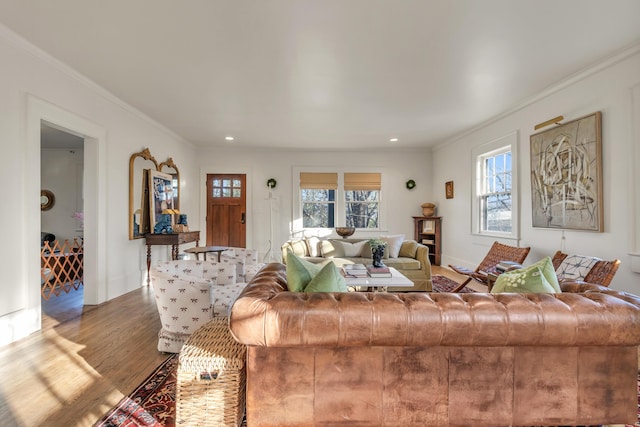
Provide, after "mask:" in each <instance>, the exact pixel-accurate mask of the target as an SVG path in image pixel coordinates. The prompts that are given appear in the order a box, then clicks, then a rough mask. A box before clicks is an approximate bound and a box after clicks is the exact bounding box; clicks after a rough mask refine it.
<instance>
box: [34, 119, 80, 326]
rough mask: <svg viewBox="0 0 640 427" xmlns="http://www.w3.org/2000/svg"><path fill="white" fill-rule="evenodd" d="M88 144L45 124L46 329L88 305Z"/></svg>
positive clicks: (43, 309)
mask: <svg viewBox="0 0 640 427" xmlns="http://www.w3.org/2000/svg"><path fill="white" fill-rule="evenodd" d="M84 143H85V141H84V138H83V137H81V136H78V135H74V134H72V133H69V132H67V131H65V130H64V129H61V128H58V127H56V126H54V125H51V124H48V123H46V122H42V123H41V126H40V183H41V188H42V189H46V191H47V192H48V194H50V195H51V196H50V200H48V202H49V203H48V204H47V205H46V206H44V205H43V206H41V213H40V231H41V235H42V242H41V250H40V263H41V268H42V272H41V277H42V284H41V294H42V305H41V312H42V318H43V325H45V324H46V321H47V320H48V319H50V318H54V319H55V320H56V321H57V322H62V321H64V320H65V319H67V318H72V317H76V316H78V315H79V314H80V313H82V306H83V305H84V285H83V270H84V268H83V264H84V261H83V260H84V257H83V253H82V252H83V243H84V242H83V240H84V235H83V233H84V194H83V188H84V185H83V176H84Z"/></svg>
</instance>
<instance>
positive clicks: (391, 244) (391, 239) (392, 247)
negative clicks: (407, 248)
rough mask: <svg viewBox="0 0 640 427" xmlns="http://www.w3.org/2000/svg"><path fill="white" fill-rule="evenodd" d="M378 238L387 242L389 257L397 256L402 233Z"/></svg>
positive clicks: (402, 237) (402, 240)
mask: <svg viewBox="0 0 640 427" xmlns="http://www.w3.org/2000/svg"><path fill="white" fill-rule="evenodd" d="M380 239H382V240H384V241H385V242H387V247H388V248H389V258H398V254H399V253H400V248H401V247H402V242H404V234H395V235H393V236H380Z"/></svg>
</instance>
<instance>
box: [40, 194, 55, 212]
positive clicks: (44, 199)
mask: <svg viewBox="0 0 640 427" xmlns="http://www.w3.org/2000/svg"><path fill="white" fill-rule="evenodd" d="M55 201H56V198H55V196H54V195H53V193H52V192H51V191H49V190H40V210H43V211H48V210H49V209H51V208H52V207H53V204H54V203H55Z"/></svg>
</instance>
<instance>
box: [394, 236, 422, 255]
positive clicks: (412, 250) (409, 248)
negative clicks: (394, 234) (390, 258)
mask: <svg viewBox="0 0 640 427" xmlns="http://www.w3.org/2000/svg"><path fill="white" fill-rule="evenodd" d="M417 251H418V242H416V241H415V240H405V241H404V242H402V246H400V253H399V254H398V257H399V258H415V257H416V252H417Z"/></svg>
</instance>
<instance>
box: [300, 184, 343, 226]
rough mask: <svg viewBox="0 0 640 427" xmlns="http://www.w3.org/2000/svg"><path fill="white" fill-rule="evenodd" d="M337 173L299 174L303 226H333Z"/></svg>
mask: <svg viewBox="0 0 640 427" xmlns="http://www.w3.org/2000/svg"><path fill="white" fill-rule="evenodd" d="M337 187H338V174H337V173H305V172H302V173H301V174H300V199H301V202H302V227H303V228H333V227H335V212H336V188H337Z"/></svg>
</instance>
